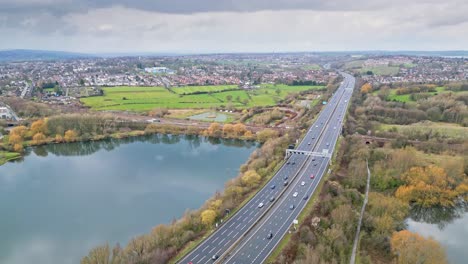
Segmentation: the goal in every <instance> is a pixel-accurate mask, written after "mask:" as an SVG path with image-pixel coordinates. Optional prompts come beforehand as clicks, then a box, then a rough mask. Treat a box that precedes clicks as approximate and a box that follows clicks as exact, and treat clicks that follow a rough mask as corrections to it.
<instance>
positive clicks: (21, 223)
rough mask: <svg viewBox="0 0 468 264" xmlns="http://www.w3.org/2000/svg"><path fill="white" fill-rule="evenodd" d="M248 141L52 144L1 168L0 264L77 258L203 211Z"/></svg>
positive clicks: (156, 138) (245, 153) (249, 146)
mask: <svg viewBox="0 0 468 264" xmlns="http://www.w3.org/2000/svg"><path fill="white" fill-rule="evenodd" d="M256 147H257V145H256V143H254V142H245V141H238V140H220V139H209V138H204V137H197V136H170V135H151V136H144V137H135V138H127V139H121V140H117V139H112V140H104V141H98V142H83V143H69V144H56V145H48V146H41V147H36V148H33V149H29V150H28V152H29V153H28V154H27V155H26V156H25V157H24V159H22V160H20V161H16V162H10V163H6V164H5V165H3V166H0V212H1V217H0V263H8V264H26V263H28V264H29V263H38V264H41V263H44V264H55V263H60V264H68V263H70V264H71V263H79V261H80V259H81V258H82V257H83V256H84V255H86V254H87V253H88V251H89V249H91V248H92V247H95V246H98V245H101V244H103V243H106V241H108V242H109V243H110V245H114V244H115V243H117V242H119V243H120V244H121V245H125V244H126V243H127V242H128V241H129V240H130V239H131V238H132V237H134V236H136V235H138V234H143V233H148V232H149V231H150V230H151V228H152V227H154V226H156V225H158V224H162V223H170V222H171V221H172V220H174V219H177V218H179V217H181V216H182V215H183V213H184V212H185V211H186V210H187V209H197V208H199V207H200V206H201V205H202V204H203V203H204V201H205V200H206V199H208V198H209V197H211V196H212V195H213V194H214V193H215V192H216V191H221V190H222V189H223V186H224V184H225V182H227V181H228V179H230V178H233V177H235V176H236V175H237V174H238V169H239V167H240V165H241V164H243V163H244V162H246V161H247V159H248V157H249V156H250V154H251V153H252V152H253V150H255V148H256Z"/></svg>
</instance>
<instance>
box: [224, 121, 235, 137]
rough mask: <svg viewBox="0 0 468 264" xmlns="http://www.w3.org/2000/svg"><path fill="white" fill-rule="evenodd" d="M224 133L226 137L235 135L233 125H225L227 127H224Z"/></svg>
mask: <svg viewBox="0 0 468 264" xmlns="http://www.w3.org/2000/svg"><path fill="white" fill-rule="evenodd" d="M223 133H224V135H226V136H230V135H232V134H233V133H234V126H233V125H231V124H225V125H224V126H223Z"/></svg>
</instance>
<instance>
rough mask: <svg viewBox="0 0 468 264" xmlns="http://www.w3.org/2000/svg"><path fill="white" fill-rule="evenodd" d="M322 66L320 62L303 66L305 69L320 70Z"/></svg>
mask: <svg viewBox="0 0 468 264" xmlns="http://www.w3.org/2000/svg"><path fill="white" fill-rule="evenodd" d="M321 68H322V67H320V65H318V64H310V65H306V66H304V67H302V69H303V70H320V69H321Z"/></svg>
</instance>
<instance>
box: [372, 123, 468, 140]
mask: <svg viewBox="0 0 468 264" xmlns="http://www.w3.org/2000/svg"><path fill="white" fill-rule="evenodd" d="M380 129H381V130H383V131H392V130H395V131H397V132H398V133H400V134H402V135H407V136H411V135H413V134H422V133H427V132H429V131H431V132H432V133H437V134H439V135H440V136H441V137H444V138H453V139H463V140H467V139H468V128H466V127H462V126H460V125H457V124H451V123H442V122H430V121H425V122H420V123H414V124H411V125H394V124H392V125H389V124H381V125H380Z"/></svg>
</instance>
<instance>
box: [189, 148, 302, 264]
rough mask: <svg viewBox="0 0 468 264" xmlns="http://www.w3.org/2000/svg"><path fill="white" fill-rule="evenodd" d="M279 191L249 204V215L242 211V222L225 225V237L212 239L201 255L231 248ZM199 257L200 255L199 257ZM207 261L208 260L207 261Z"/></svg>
mask: <svg viewBox="0 0 468 264" xmlns="http://www.w3.org/2000/svg"><path fill="white" fill-rule="evenodd" d="M297 157H298V158H296V159H293V160H301V159H304V157H301V156H299V155H298V156H297ZM291 167H294V166H291ZM270 190H271V186H270ZM279 191H280V189H279V188H275V189H273V190H272V191H270V192H268V191H267V193H264V194H263V195H261V196H260V197H259V199H258V200H256V201H255V202H254V203H252V204H251V206H250V208H249V209H250V210H249V211H250V213H248V212H249V211H244V213H242V214H241V215H240V216H239V217H240V218H241V219H240V221H242V222H239V219H238V220H237V221H233V222H232V223H230V224H229V225H227V224H226V226H228V228H230V229H229V230H224V231H223V232H221V235H224V233H226V232H228V231H229V232H228V233H227V234H226V237H224V238H223V239H221V240H220V242H218V241H219V240H218V239H216V238H213V243H214V244H213V243H212V244H211V245H206V246H205V248H203V249H202V253H203V254H205V255H206V254H207V253H206V252H208V254H211V253H213V252H215V253H216V254H217V253H218V252H223V251H224V250H227V249H228V248H229V247H230V246H231V245H230V243H231V242H234V241H236V240H237V239H238V238H239V237H240V236H241V235H242V234H243V232H242V231H244V229H247V227H248V225H249V224H250V223H251V222H253V220H255V221H257V220H258V219H257V218H258V217H260V213H261V212H262V211H263V210H264V209H265V210H266V208H267V207H268V205H267V204H268V199H269V197H271V196H272V194H273V195H274V196H277V195H278V193H279ZM261 202H262V203H264V204H265V205H264V206H263V207H262V208H258V204H259V203H261ZM245 214H247V215H246V216H245ZM239 217H238V218H239ZM242 217H244V219H243V220H242ZM236 224H237V225H236ZM197 253H198V252H197ZM198 255H200V254H198ZM198 255H196V256H195V257H193V260H192V261H197V256H198ZM200 257H201V255H200ZM207 261H209V260H207Z"/></svg>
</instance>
